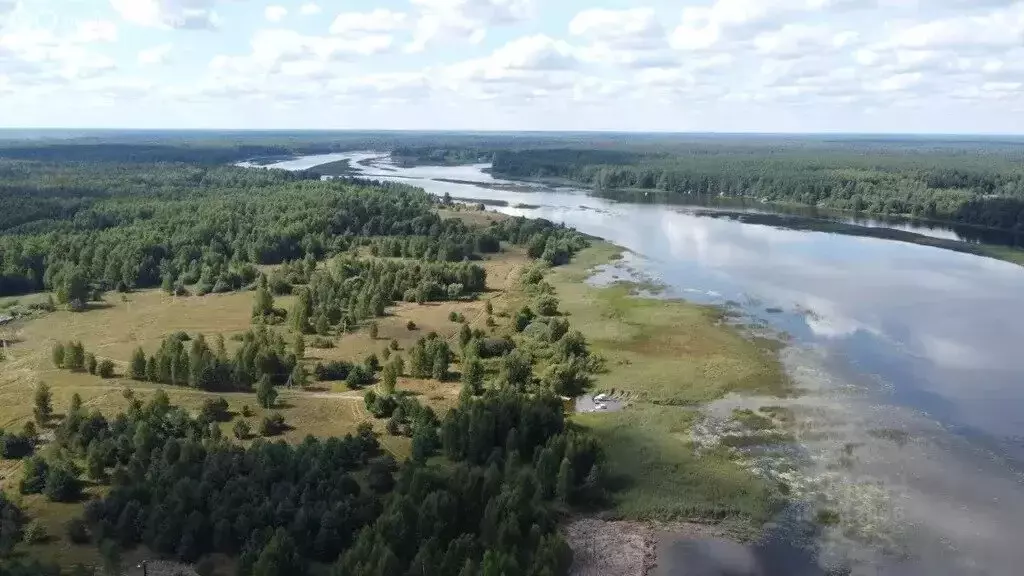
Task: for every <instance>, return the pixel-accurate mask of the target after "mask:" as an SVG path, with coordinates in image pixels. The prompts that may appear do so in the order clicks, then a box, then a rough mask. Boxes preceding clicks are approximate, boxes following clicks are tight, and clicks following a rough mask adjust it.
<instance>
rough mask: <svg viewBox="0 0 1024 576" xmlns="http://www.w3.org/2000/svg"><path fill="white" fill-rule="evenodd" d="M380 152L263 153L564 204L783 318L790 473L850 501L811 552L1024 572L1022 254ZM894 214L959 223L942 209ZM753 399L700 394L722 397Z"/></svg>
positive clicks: (655, 256) (653, 268)
mask: <svg viewBox="0 0 1024 576" xmlns="http://www.w3.org/2000/svg"><path fill="white" fill-rule="evenodd" d="M377 156H381V155H380V154H373V153H346V154H330V155H321V156H310V157H303V158H297V159H293V160H289V161H286V162H280V163H277V164H272V165H270V166H269V167H271V168H284V169H289V170H302V169H308V168H311V167H313V166H316V165H320V164H324V163H326V162H331V161H335V160H339V159H349V160H351V164H352V167H353V168H356V169H358V171H359V172H360V176H361V177H366V178H374V179H380V180H394V181H399V182H404V183H407V184H410V185H414V186H419V187H422V188H424V189H425V190H426V191H427V192H430V193H432V194H436V195H444V194H450V195H451V196H452V197H454V198H464V199H478V200H481V201H484V202H488V203H497V204H496V205H493V206H492V207H493V209H495V210H498V211H500V212H504V213H507V214H513V215H524V216H528V217H537V218H547V219H549V220H552V221H556V222H564V223H565V224H567V225H569V226H573V227H575V228H577V229H579V230H580V231H582V232H585V233H587V234H591V235H594V236H598V237H601V238H604V239H606V240H609V241H611V242H613V243H615V244H618V245H620V246H623V247H625V248H627V249H628V250H629V251H630V252H631V254H630V255H629V256H628V257H627V258H626V259H625V260H624V261H623V262H622V263H620V264H619V265H618V267H619V269H618V270H617V271H615V272H606V273H616V274H622V275H626V274H630V273H632V274H639V275H640V276H642V277H645V278H652V279H655V280H656V281H657V282H659V283H661V284H664V285H665V294H666V295H668V296H675V297H682V298H685V299H688V300H692V301H697V302H702V303H711V304H718V305H725V306H731V307H733V308H736V309H737V310H738V311H740V312H741V313H742V315H743V316H744V317H745V318H746V319H747V322H748V323H751V324H758V325H761V326H763V327H765V328H766V329H771V330H775V331H779V332H782V333H785V334H787V335H788V336H789V338H790V342H791V344H790V345H789V346H787V347H786V349H785V350H784V351H783V352H782V358H783V361H784V363H785V365H786V367H787V369H788V371H789V373H790V375H791V376H792V377H793V378H794V380H795V381H796V382H797V383H798V384H799V385H800V386H802V387H803V388H805V389H806V390H807V393H806V394H804V395H802V396H801V397H800V398H797V399H793V400H791V401H787V402H788V403H789V405H790V406H791V407H792V408H793V410H794V411H795V412H796V413H797V415H798V421H800V422H801V424H800V427H799V431H798V433H797V440H798V443H799V445H800V449H801V450H800V457H799V461H800V466H799V472H798V473H789V472H787V473H786V476H785V480H786V481H787V482H790V483H791V484H792V486H793V489H794V494H796V495H797V496H798V497H800V498H805V499H807V500H819V501H820V500H825V501H827V502H828V503H829V505H830V506H831V507H832V508H834V509H836V510H838V511H839V514H840V518H841V519H842V520H841V522H839V523H838V525H836V526H832V527H830V528H829V529H827V530H825V531H824V533H823V534H821V535H820V536H817V537H815V539H814V540H815V541H814V550H813V553H814V555H815V556H816V558H817V559H818V562H819V563H821V564H822V565H826V566H843V567H844V569H843V571H842V572H841V573H853V574H886V575H888V574H893V575H896V574H899V575H919V574H920V575H935V576H939V575H958V576H959V575H968V574H970V575H974V574H977V575H1011V574H1020V573H1024V568H1022V566H1024V545H1022V536H1021V535H1022V534H1024V267H1021V266H1017V265H1015V264H1010V263H1006V262H1002V261H998V260H994V259H989V258H984V257H980V256H974V255H971V254H964V253H959V252H954V251H950V250H943V249H939V248H932V247H927V246H920V245H917V244H912V243H906V242H898V241H892V240H884V239H878V238H872V237H865V236H847V235H841V234H835V233H823V232H814V231H807V230H799V229H793V228H792V227H781V226H773V225H769V224H765V223H758V224H753V223H746V222H742V221H740V219H738V218H737V216H738V214H737V213H734V212H728V211H708V210H706V209H702V208H698V207H687V206H677V205H671V206H670V205H660V204H634V203H623V202H614V201H610V200H605V199H602V198H597V197H594V196H591V195H589V194H588V193H587V192H585V191H581V190H575V189H569V188H557V189H556V188H546V187H541V186H536V187H534V188H532V189H530V190H523V189H522V187H517V186H515V184H516V183H511V182H508V181H501V180H495V179H494V178H492V177H491V176H490V175H489V174H488V173H486V172H485V171H484V170H485V169H486V168H487V166H486V165H472V166H455V167H414V168H401V167H397V166H394V165H392V164H391V163H389V162H388V161H387V160H386V159H383V160H376V161H373V162H366V163H365V164H366V165H361V164H358V163H357V162H358V161H360V160H364V161H365V160H367V159H370V158H374V157H377ZM441 179H443V180H447V181H442V180H441ZM453 181H458V182H453ZM759 222H760V220H759ZM871 225H875V226H885V225H886V224H885V223H872V224H871ZM900 227H901V229H903V230H904V231H909V232H916V233H921V234H927V235H931V236H940V237H946V238H956V235H955V233H954V232H953V231H943V230H937V229H936V228H935V227H934V226H932V227H929V228H920V229H918V228H916V227H915V226H914V225H910V224H901V225H900ZM752 401H756V399H742V398H731V399H726V400H725V401H723V402H721V403H720V404H721V405H720V406H712V407H710V408H709V410H710V412H711V413H714V412H715V411H716V410H718V411H721V412H722V413H724V414H728V411H729V409H731V407H733V406H740V405H745V403H749V402H752ZM773 403H776V404H777V403H778V402H777V401H773ZM767 473H770V472H767ZM782 533H785V531H782ZM660 560H661V559H660V558H659V561H660ZM792 573H793V574H796V573H797V571H794V572H792ZM799 573H801V574H802V573H804V572H799ZM807 573H808V574H810V573H812V572H807ZM815 573H819V574H820V573H822V572H815ZM788 575H789V573H787V574H786V576H788Z"/></svg>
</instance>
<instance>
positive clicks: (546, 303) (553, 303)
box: [536, 296, 558, 316]
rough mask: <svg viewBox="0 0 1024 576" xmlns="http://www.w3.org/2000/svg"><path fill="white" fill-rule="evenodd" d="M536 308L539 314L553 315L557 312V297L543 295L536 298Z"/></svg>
mask: <svg viewBox="0 0 1024 576" xmlns="http://www.w3.org/2000/svg"><path fill="white" fill-rule="evenodd" d="M536 308H537V313H538V314H540V315H541V316H555V315H557V314H558V299H557V298H555V297H554V296H543V297H541V298H539V299H538V300H537V303H536Z"/></svg>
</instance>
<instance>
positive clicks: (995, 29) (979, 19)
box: [888, 4, 1024, 51]
mask: <svg viewBox="0 0 1024 576" xmlns="http://www.w3.org/2000/svg"><path fill="white" fill-rule="evenodd" d="M1022 42H1024V4H1015V5H1013V6H1011V7H1009V8H1006V9H1000V10H996V11H993V12H990V13H988V14H984V15H974V16H954V17H950V18H942V19H937V20H931V21H928V22H923V23H919V24H914V25H911V26H908V27H905V28H902V29H899V30H897V31H896V32H895V33H894V34H893V35H892V37H891V38H890V40H889V41H888V44H890V45H891V46H894V47H900V48H910V49H918V50H928V49H956V50H960V51H963V50H969V51H978V50H988V49H1001V48H1009V47H1014V46H1020V45H1021V44H1022Z"/></svg>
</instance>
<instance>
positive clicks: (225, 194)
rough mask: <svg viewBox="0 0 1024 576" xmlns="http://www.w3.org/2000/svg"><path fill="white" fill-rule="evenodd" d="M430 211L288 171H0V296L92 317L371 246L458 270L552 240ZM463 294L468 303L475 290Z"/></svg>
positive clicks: (376, 189)
mask: <svg viewBox="0 0 1024 576" xmlns="http://www.w3.org/2000/svg"><path fill="white" fill-rule="evenodd" d="M435 202H436V200H434V199H433V198H432V197H430V196H428V195H427V194H425V193H424V192H422V191H421V190H419V189H416V188H412V187H409V186H403V185H400V184H390V183H380V182H365V181H360V180H352V179H344V180H332V181H321V180H320V179H319V177H318V176H317V175H315V174H310V173H299V174H293V173H289V172H285V171H280V170H251V169H243V168H232V167H203V166H193V165H188V164H180V163H168V162H161V163H149V164H125V163H121V162H98V163H82V162H33V161H18V160H0V296H4V295H13V294H22V293H28V292H34V291H39V290H44V289H46V290H52V291H53V292H55V294H56V296H57V298H58V300H59V301H60V302H61V303H75V304H76V305H77V306H83V305H84V304H85V303H86V302H88V301H89V300H90V299H92V298H93V297H94V296H95V295H96V294H98V293H100V292H102V291H105V290H113V289H117V290H122V291H124V290H132V289H136V288H148V287H156V286H163V287H164V289H165V290H167V291H168V292H173V293H178V294H185V293H194V294H199V295H202V294H206V293H209V292H225V291H231V290H236V289H239V288H243V287H247V286H251V285H252V283H253V282H254V281H255V280H256V279H257V277H258V273H257V271H256V268H255V266H256V265H259V264H278V263H282V262H289V261H299V260H303V259H307V258H308V259H314V260H318V259H322V258H324V257H326V256H329V255H332V254H338V253H343V252H345V251H349V250H353V251H356V252H358V250H359V248H360V247H361V246H363V245H367V246H370V247H371V248H370V250H371V252H373V253H375V254H381V255H388V256H409V257H414V258H417V259H421V260H427V261H440V262H453V263H456V262H461V261H463V260H465V259H472V258H475V257H478V256H479V255H480V254H482V253H487V252H494V251H495V250H496V249H497V246H498V243H499V242H500V241H502V240H512V241H528V240H531V239H532V238H523V234H522V233H521V231H520V229H521V228H522V229H526V230H528V231H529V232H530V234H531V235H532V234H537V235H538V238H541V239H543V240H546V238H547V235H548V234H549V232H550V231H551V230H555V227H553V226H552V225H550V224H546V225H541V226H540V227H538V225H536V224H525V223H524V222H522V221H520V222H519V223H517V224H513V225H503V226H495V227H492V228H490V229H487V230H483V231H472V230H469V229H467V228H466V226H465V225H463V224H461V223H460V222H459V221H457V220H442V219H441V218H439V217H438V216H437V215H436V214H435V213H433V212H432V207H433V206H434V204H435ZM543 240H542V241H543ZM437 272H438V270H437V269H434V268H430V269H427V268H424V269H420V270H419V271H418V272H416V274H420V276H422V275H423V274H426V275H427V276H431V277H432V275H433V274H435V273H437ZM446 274H447V275H448V276H451V274H448V273H442V274H441V276H445V275H446ZM414 275H415V274H414ZM409 278H412V277H409ZM450 279H451V278H449V280H450ZM415 280H416V281H417V283H418V282H419V281H420V280H422V278H420V277H419V276H417V277H416V278H415ZM463 280H464V281H463ZM460 281H461V283H462V284H463V285H464V286H468V288H467V289H469V290H472V289H473V286H474V285H475V284H479V282H480V278H479V277H477V278H475V279H461V278H460ZM449 283H451V282H449ZM417 285H418V284H417ZM403 296H404V294H394V295H392V296H390V297H389V298H388V300H387V301H388V302H390V301H391V300H394V299H401V298H402V297H403Z"/></svg>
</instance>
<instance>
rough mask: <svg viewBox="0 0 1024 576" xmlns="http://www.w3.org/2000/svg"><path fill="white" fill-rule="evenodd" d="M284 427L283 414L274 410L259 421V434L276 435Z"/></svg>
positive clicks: (283, 429) (284, 428) (282, 430)
mask: <svg viewBox="0 0 1024 576" xmlns="http://www.w3.org/2000/svg"><path fill="white" fill-rule="evenodd" d="M286 429H287V426H286V425H285V423H284V416H282V415H281V413H280V412H274V413H273V414H271V415H269V416H265V417H264V418H263V420H262V421H261V422H260V436H277V435H278V434H281V433H283V432H284V431H285V430H286Z"/></svg>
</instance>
